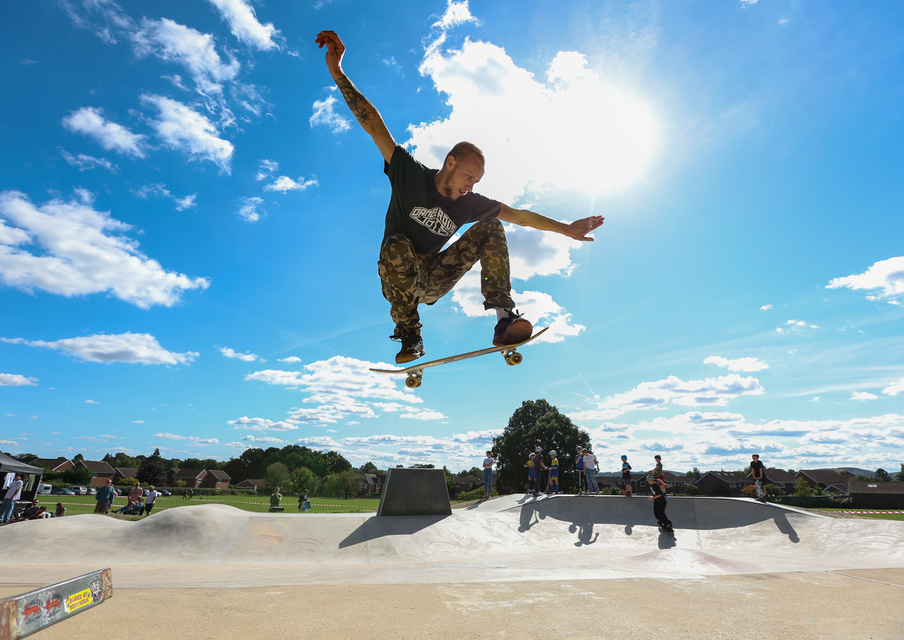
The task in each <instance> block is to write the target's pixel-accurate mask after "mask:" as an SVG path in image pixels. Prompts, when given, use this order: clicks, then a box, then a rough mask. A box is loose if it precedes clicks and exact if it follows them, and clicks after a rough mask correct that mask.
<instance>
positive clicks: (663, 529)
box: [659, 525, 675, 536]
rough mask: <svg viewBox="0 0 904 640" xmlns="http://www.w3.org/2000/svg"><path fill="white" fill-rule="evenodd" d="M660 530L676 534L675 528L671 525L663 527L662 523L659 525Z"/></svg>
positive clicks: (670, 534)
mask: <svg viewBox="0 0 904 640" xmlns="http://www.w3.org/2000/svg"><path fill="white" fill-rule="evenodd" d="M659 532H660V533H664V534H666V535H669V536H674V535H675V530H674V529H672V528H671V527H663V526H662V525H660V526H659Z"/></svg>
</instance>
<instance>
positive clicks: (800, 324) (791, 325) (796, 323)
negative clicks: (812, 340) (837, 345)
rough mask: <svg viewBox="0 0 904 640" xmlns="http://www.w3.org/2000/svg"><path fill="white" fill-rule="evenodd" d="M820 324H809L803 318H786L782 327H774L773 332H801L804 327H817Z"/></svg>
mask: <svg viewBox="0 0 904 640" xmlns="http://www.w3.org/2000/svg"><path fill="white" fill-rule="evenodd" d="M819 328H820V326H819V325H817V324H810V323H808V322H806V321H804V320H786V321H785V326H784V327H776V329H775V332H776V333H778V334H783V333H789V332H791V333H801V332H803V331H804V330H806V329H819Z"/></svg>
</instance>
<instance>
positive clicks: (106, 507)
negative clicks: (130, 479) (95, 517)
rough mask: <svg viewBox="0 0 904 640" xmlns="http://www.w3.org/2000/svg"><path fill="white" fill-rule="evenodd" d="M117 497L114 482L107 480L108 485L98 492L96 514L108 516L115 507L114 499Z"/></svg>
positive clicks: (95, 497)
mask: <svg viewBox="0 0 904 640" xmlns="http://www.w3.org/2000/svg"><path fill="white" fill-rule="evenodd" d="M115 497H116V490H115V489H114V488H113V481H112V480H107V483H106V484H105V485H104V486H102V487H101V488H100V489H98V490H97V493H96V494H95V496H94V499H95V500H97V504H96V505H95V507H94V513H102V514H106V513H108V512H109V511H110V507H112V506H113V498H115Z"/></svg>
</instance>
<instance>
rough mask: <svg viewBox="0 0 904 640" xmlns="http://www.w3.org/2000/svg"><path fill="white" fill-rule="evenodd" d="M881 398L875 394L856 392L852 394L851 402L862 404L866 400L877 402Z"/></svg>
mask: <svg viewBox="0 0 904 640" xmlns="http://www.w3.org/2000/svg"><path fill="white" fill-rule="evenodd" d="M878 397H879V396H877V395H876V394H874V393H868V392H866V391H854V392H853V393H851V400H857V401H860V402H863V401H866V400H876V399H877V398H878Z"/></svg>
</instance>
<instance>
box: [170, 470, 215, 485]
mask: <svg viewBox="0 0 904 640" xmlns="http://www.w3.org/2000/svg"><path fill="white" fill-rule="evenodd" d="M206 477H207V472H206V471H205V470H204V469H170V470H169V471H167V472H166V479H167V481H168V482H169V486H171V487H185V488H186V489H198V488H200V486H201V483H202V482H204V478H206ZM180 482H182V483H184V484H179V483H180Z"/></svg>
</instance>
